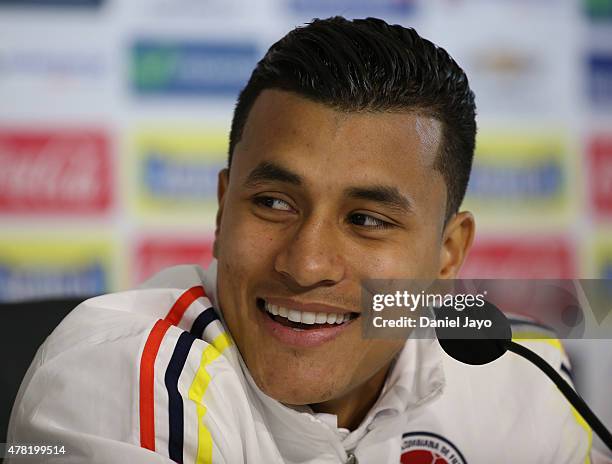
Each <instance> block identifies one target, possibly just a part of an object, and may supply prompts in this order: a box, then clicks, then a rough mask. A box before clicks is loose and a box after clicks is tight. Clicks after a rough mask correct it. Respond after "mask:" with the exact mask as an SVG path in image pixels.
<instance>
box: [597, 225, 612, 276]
mask: <svg viewBox="0 0 612 464" xmlns="http://www.w3.org/2000/svg"><path fill="white" fill-rule="evenodd" d="M609 237H612V229H610V230H608V231H605V232H604V231H602V233H600V237H599V238H598V239H597V238H594V239H592V242H593V254H594V261H595V275H596V276H597V277H600V278H602V279H612V240H611V239H610V238H609Z"/></svg>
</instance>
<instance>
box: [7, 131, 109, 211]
mask: <svg viewBox="0 0 612 464" xmlns="http://www.w3.org/2000/svg"><path fill="white" fill-rule="evenodd" d="M111 202H112V166H111V159H110V150H109V143H108V139H107V137H106V136H105V134H103V133H101V132H96V131H79V130H65V131H7V130H0V213H19V214H28V213H69V214H73V213H76V214H82V213H101V212H104V211H106V210H108V208H109V207H110V205H111Z"/></svg>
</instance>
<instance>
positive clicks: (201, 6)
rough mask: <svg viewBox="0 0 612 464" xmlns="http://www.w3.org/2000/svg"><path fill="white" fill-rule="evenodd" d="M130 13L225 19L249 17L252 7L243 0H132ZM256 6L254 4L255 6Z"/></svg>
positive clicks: (165, 17)
mask: <svg viewBox="0 0 612 464" xmlns="http://www.w3.org/2000/svg"><path fill="white" fill-rule="evenodd" d="M129 7H130V8H132V9H133V10H132V11H131V14H135V15H139V16H141V17H142V16H143V15H146V16H152V17H155V18H159V17H163V18H164V19H165V20H172V19H185V18H190V19H194V18H197V19H199V20H211V19H212V20H213V21H214V20H219V19H222V20H223V21H227V18H228V15H231V17H232V19H233V20H236V19H241V18H251V16H249V15H251V14H252V11H253V10H252V9H250V8H249V5H248V4H245V2H244V0H136V1H134V0H132V1H131V2H129ZM256 7H257V6H256V5H255V8H256Z"/></svg>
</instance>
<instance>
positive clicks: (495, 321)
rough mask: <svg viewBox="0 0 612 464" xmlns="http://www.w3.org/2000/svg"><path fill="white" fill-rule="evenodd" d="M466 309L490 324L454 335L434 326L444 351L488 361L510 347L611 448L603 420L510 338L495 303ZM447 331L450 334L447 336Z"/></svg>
mask: <svg viewBox="0 0 612 464" xmlns="http://www.w3.org/2000/svg"><path fill="white" fill-rule="evenodd" d="M433 309H434V313H435V315H436V318H437V319H440V318H441V317H442V315H443V312H448V310H449V308H448V307H446V308H444V309H441V308H433ZM469 313H470V316H469V318H470V320H475V321H478V320H482V321H485V320H490V321H491V322H492V324H491V325H490V327H486V326H484V325H482V326H481V327H480V328H479V329H477V328H476V327H462V328H461V329H460V330H462V331H463V332H461V333H460V334H461V337H464V338H456V337H457V332H456V331H457V330H458V329H451V328H448V327H436V336H437V338H438V341H439V342H440V345H441V346H442V349H443V350H444V351H445V352H446V354H448V355H449V356H450V357H452V358H454V359H456V360H457V361H461V362H462V363H465V364H471V365H482V364H488V363H490V362H492V361H495V360H496V359H497V358H499V357H501V356H502V355H503V354H504V353H505V352H506V351H511V352H513V353H515V354H517V355H519V356H521V357H523V358H525V359H527V360H529V361H531V362H532V363H533V364H535V365H536V366H537V367H538V368H539V369H540V370H541V371H543V372H544V373H545V374H546V375H547V376H548V378H549V379H550V380H552V381H553V382H554V384H555V385H556V386H557V388H559V390H561V392H562V393H563V395H564V396H565V398H566V399H567V400H568V401H569V402H570V403H571V404H572V406H574V408H576V410H577V411H578V412H579V413H580V415H581V416H582V417H583V418H584V420H585V421H586V422H587V424H589V426H590V427H591V428H592V429H593V431H594V432H595V433H596V434H597V435H598V436H599V438H601V441H603V442H604V443H605V445H606V446H607V447H608V448H609V449H610V451H612V434H610V431H609V430H608V429H607V428H606V426H605V425H604V424H603V422H601V421H600V420H599V418H598V417H597V416H596V415H595V413H594V412H593V411H592V410H591V408H589V406H588V405H587V404H586V403H585V402H584V400H583V399H582V398H581V397H580V395H578V393H576V391H575V390H574V389H573V388H572V387H571V385H570V384H569V383H567V382H566V381H565V379H563V377H561V375H559V373H558V372H557V371H556V370H555V369H554V368H553V367H552V366H551V365H550V364H548V363H547V362H546V361H545V360H544V359H542V358H541V357H540V356H538V355H537V354H536V353H534V352H533V351H531V350H530V349H528V348H525V347H524V346H523V345H520V344H518V343H516V342H513V341H512V329H511V327H510V322H509V321H508V319H507V318H506V316H505V315H504V313H502V312H501V311H500V310H499V308H497V306H495V305H494V304H493V303H491V302H489V301H485V305H484V306H483V307H481V308H475V309H473V310H470V311H469ZM451 330H455V332H454V333H451ZM450 335H452V336H453V337H454V338H450Z"/></svg>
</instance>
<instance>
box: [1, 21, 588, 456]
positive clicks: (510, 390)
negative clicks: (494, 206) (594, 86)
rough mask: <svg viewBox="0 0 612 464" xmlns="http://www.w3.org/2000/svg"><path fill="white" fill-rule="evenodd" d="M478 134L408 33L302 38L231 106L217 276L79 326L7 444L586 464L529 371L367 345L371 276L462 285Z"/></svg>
mask: <svg viewBox="0 0 612 464" xmlns="http://www.w3.org/2000/svg"><path fill="white" fill-rule="evenodd" d="M475 132H476V125H475V105H474V96H473V94H472V92H471V91H470V89H469V86H468V81H467V78H466V76H465V74H464V73H463V71H462V70H461V69H460V68H459V66H458V65H457V64H456V63H455V62H454V61H453V60H452V59H451V58H450V57H449V55H448V54H447V53H446V52H445V51H444V50H442V49H440V48H437V47H435V46H434V45H433V44H432V43H431V42H429V41H427V40H424V39H422V38H421V37H419V36H418V35H417V33H416V32H415V31H414V30H412V29H405V28H403V27H400V26H390V25H388V24H386V23H385V22H383V21H380V20H377V19H371V18H370V19H366V20H355V21H346V20H344V19H342V18H332V19H328V20H316V21H313V22H312V23H311V24H310V25H308V26H306V27H303V28H298V29H296V30H294V31H292V32H290V33H289V34H288V35H287V36H285V37H284V38H283V39H281V40H280V41H279V42H278V43H276V44H275V45H273V46H272V47H271V48H270V50H269V51H268V53H267V54H266V56H265V57H264V58H263V59H262V61H261V62H260V63H259V64H258V65H257V68H256V69H255V71H254V72H253V75H252V76H251V79H250V81H249V82H248V84H247V86H246V87H245V89H244V90H243V92H242V93H241V95H240V97H239V99H238V104H237V106H236V110H235V113H234V119H233V122H232V128H231V134H230V149H229V153H230V157H229V165H228V169H226V170H223V171H222V172H221V173H220V175H219V186H218V196H219V211H218V215H217V229H216V239H215V246H214V255H215V258H216V259H217V261H216V262H215V264H214V265H213V266H212V267H211V269H209V270H208V271H203V270H202V269H201V268H198V267H197V266H183V267H179V268H174V269H170V270H166V271H164V272H162V273H161V274H159V275H158V276H156V277H154V278H153V279H152V280H150V281H149V282H148V283H146V284H145V285H144V286H143V287H142V288H141V289H138V290H134V291H131V292H124V293H118V294H113V295H105V296H101V297H98V298H94V299H92V300H89V301H87V302H85V303H84V304H82V305H81V306H80V307H79V308H77V309H76V310H75V311H73V312H72V313H71V315H70V316H68V318H67V319H66V320H65V321H64V322H63V323H62V324H61V325H60V326H59V327H58V328H57V329H56V331H55V332H54V334H53V335H52V336H51V337H50V338H49V340H47V342H46V343H45V344H44V345H43V347H42V348H41V350H39V353H38V354H37V357H36V359H35V361H34V363H33V364H32V367H31V368H30V370H29V372H28V374H27V376H26V379H25V380H24V383H23V386H22V388H21V391H20V394H19V397H18V400H17V403H16V406H15V408H14V411H13V416H12V425H11V433H10V435H9V441H10V442H14V443H23V442H28V443H46V444H50V445H63V446H65V453H64V454H63V455H58V454H54V455H52V456H47V457H46V458H48V460H49V461H52V462H100V463H102V462H129V463H132V464H136V463H145V462H146V463H149V462H160V463H166V462H172V461H174V462H204V463H211V462H212V463H241V462H249V463H281V462H290V463H307V462H310V463H340V462H357V461H359V462H362V463H363V462H366V463H398V462H402V463H415V464H419V463H426V462H427V463H430V462H435V463H437V464H440V463H468V462H469V463H472V464H474V463H475V464H481V463H490V462H495V463H510V462H512V463H516V462H520V463H555V464H559V463H582V462H589V457H588V453H589V444H590V431H589V430H588V427H586V428H585V427H583V424H584V422H583V421H582V419H581V418H580V417H579V416H577V415H576V414H575V413H574V412H573V410H572V409H571V407H570V406H569V405H568V404H567V403H566V401H565V400H564V398H563V397H562V396H561V395H560V394H559V392H558V391H557V390H556V388H555V387H554V385H553V384H552V383H551V382H549V381H548V380H547V379H546V378H545V377H544V376H542V375H541V374H540V373H539V372H537V370H535V369H534V368H532V367H531V366H530V365H528V364H527V363H526V362H524V361H521V360H519V359H517V358H515V357H512V356H510V355H506V356H504V357H503V358H501V359H499V360H498V361H496V362H494V363H492V364H490V365H487V366H482V367H469V366H465V365H463V364H461V363H459V362H456V361H454V360H452V359H450V358H449V357H448V356H446V355H445V354H444V353H443V352H442V351H441V350H440V347H439V345H438V343H437V341H435V340H433V339H426V338H425V339H416V338H414V339H413V338H410V339H409V340H408V341H407V342H406V341H405V340H404V341H403V340H369V339H364V337H362V332H361V323H360V321H361V318H362V315H361V309H360V308H361V304H360V295H361V282H362V281H363V280H364V279H369V278H377V279H381V278H389V279H391V278H393V279H395V278H404V279H406V278H443V279H445V278H452V277H455V276H456V275H457V273H458V271H459V269H460V267H461V264H462V262H463V260H464V258H465V256H466V254H467V252H468V250H469V247H470V244H471V242H472V239H473V235H474V219H473V217H472V215H471V214H470V213H468V212H459V211H458V208H459V206H460V204H461V201H462V198H463V195H464V193H465V190H466V186H467V182H468V177H469V172H470V168H471V163H472V157H473V151H474V139H475ZM532 345H533V346H532V348H533V349H536V350H538V352H539V353H540V354H541V355H542V356H544V357H546V359H548V360H549V362H550V363H551V364H552V365H553V366H555V367H556V368H557V369H560V368H561V364H562V363H564V362H567V361H566V360H565V356H564V354H563V353H562V351H560V350H559V349H558V346H556V345H555V344H554V343H552V344H547V343H538V342H533V343H532Z"/></svg>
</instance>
